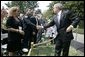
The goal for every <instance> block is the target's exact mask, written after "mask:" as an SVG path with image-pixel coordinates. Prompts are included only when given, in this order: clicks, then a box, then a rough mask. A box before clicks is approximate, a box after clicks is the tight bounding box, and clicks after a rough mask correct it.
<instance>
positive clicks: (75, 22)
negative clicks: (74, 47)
mask: <svg viewBox="0 0 85 57" xmlns="http://www.w3.org/2000/svg"><path fill="white" fill-rule="evenodd" d="M69 14H70V15H69ZM69 14H68V15H69V16H70V17H69V19H70V20H71V21H72V23H71V25H73V27H74V28H76V27H77V25H78V23H79V21H80V19H79V17H78V16H77V15H76V14H75V13H73V12H72V11H69Z"/></svg>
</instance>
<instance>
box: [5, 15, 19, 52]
mask: <svg viewBox="0 0 85 57" xmlns="http://www.w3.org/2000/svg"><path fill="white" fill-rule="evenodd" d="M6 26H7V28H14V29H19V26H21V23H20V21H16V20H15V19H14V17H12V16H10V17H8V20H7V23H6ZM20 49H21V34H20V33H18V32H12V31H8V45H7V50H8V51H10V52H14V51H18V50H20Z"/></svg>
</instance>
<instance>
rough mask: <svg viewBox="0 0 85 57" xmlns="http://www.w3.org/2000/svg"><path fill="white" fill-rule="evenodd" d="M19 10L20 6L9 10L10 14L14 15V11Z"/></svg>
mask: <svg viewBox="0 0 85 57" xmlns="http://www.w3.org/2000/svg"><path fill="white" fill-rule="evenodd" d="M17 10H19V7H11V8H10V9H9V11H8V16H14V12H16V11H17Z"/></svg>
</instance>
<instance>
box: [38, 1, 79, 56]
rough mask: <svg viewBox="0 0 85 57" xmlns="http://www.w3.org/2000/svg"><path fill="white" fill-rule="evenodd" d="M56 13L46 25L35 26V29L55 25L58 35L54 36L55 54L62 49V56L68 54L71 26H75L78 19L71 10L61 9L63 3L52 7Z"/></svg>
mask: <svg viewBox="0 0 85 57" xmlns="http://www.w3.org/2000/svg"><path fill="white" fill-rule="evenodd" d="M53 11H54V13H55V14H56V15H55V16H54V17H53V20H52V21H51V22H50V23H49V24H47V25H46V26H37V29H40V28H45V29H46V28H48V27H51V26H53V25H56V27H57V32H58V35H57V36H56V39H55V40H56V44H55V45H56V46H55V56H60V55H61V51H62V50H63V54H62V55H63V56H68V54H69V47H70V43H71V40H72V39H73V34H72V28H73V27H76V26H77V24H78V23H79V19H78V17H77V16H75V14H73V13H72V12H71V11H69V10H66V11H64V10H63V5H62V4H61V3H57V4H55V5H54V7H53Z"/></svg>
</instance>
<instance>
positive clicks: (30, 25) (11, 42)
mask: <svg viewBox="0 0 85 57" xmlns="http://www.w3.org/2000/svg"><path fill="white" fill-rule="evenodd" d="M19 11H20V10H19V8H18V7H12V8H10V10H9V13H8V18H7V22H6V27H7V31H8V46H7V50H8V51H9V56H13V55H14V52H15V51H17V50H21V49H22V51H25V52H27V51H28V50H29V49H30V44H31V41H33V42H34V43H37V42H38V41H39V39H40V38H41V37H42V36H40V34H42V33H41V32H43V30H44V29H47V28H49V27H51V26H54V25H55V26H56V31H57V36H55V56H60V55H61V51H62V50H63V54H62V55H63V56H68V54H69V47H70V43H71V40H72V39H73V34H72V29H73V27H76V26H77V24H78V23H79V18H78V16H77V15H75V14H74V13H73V12H72V11H70V10H63V5H62V4H61V3H56V4H55V5H54V6H53V11H54V14H55V15H54V16H53V18H52V21H51V22H50V23H48V24H46V25H45V23H44V21H43V19H41V17H42V15H41V14H40V11H39V10H38V12H37V11H33V10H32V9H28V10H27V11H26V14H25V15H24V17H22V16H23V15H21V16H20V17H19ZM20 18H21V19H20ZM40 20H41V21H40ZM36 37H38V38H39V39H37V38H36Z"/></svg>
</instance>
